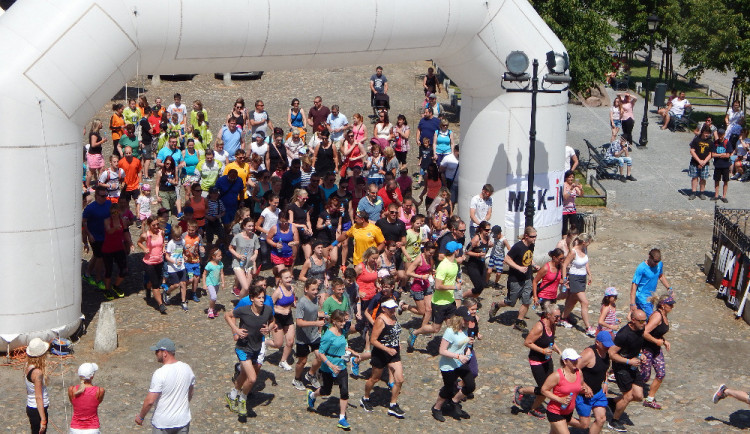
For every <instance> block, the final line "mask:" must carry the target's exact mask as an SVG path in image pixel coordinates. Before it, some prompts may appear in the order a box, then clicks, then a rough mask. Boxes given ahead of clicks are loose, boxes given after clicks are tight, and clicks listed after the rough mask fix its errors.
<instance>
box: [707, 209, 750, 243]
mask: <svg viewBox="0 0 750 434" xmlns="http://www.w3.org/2000/svg"><path fill="white" fill-rule="evenodd" d="M748 220H750V209H730V208H721V207H719V206H717V207H716V208H715V209H714V232H713V237H712V239H711V253H713V254H714V255H716V252H717V250H718V249H719V242H720V240H721V235H724V237H725V238H726V239H727V240H729V241H730V242H731V243H732V244H734V245H735V247H737V249H738V250H742V251H743V252H745V254H747V255H750V237H749V236H748V232H747V228H748Z"/></svg>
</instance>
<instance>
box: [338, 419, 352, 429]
mask: <svg viewBox="0 0 750 434" xmlns="http://www.w3.org/2000/svg"><path fill="white" fill-rule="evenodd" d="M336 426H337V427H339V428H341V429H343V430H346V431H349V430H350V429H352V426H351V425H349V422H347V421H346V418H344V419H339V423H338V424H336Z"/></svg>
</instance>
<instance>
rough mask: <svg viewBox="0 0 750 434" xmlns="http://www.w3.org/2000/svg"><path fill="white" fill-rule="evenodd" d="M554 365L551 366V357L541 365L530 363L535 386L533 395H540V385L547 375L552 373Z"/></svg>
mask: <svg viewBox="0 0 750 434" xmlns="http://www.w3.org/2000/svg"><path fill="white" fill-rule="evenodd" d="M553 370H554V366H552V359H549V360H547V361H546V362H544V363H542V364H541V365H531V375H533V376H534V381H535V382H536V387H535V388H534V395H539V396H541V394H542V385H543V384H544V382H545V381H546V380H547V377H549V376H550V375H552V371H553Z"/></svg>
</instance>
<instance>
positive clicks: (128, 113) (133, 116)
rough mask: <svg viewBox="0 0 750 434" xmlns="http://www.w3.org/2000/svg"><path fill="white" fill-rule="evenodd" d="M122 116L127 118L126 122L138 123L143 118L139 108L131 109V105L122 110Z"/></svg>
mask: <svg viewBox="0 0 750 434" xmlns="http://www.w3.org/2000/svg"><path fill="white" fill-rule="evenodd" d="M122 117H123V119H125V123H126V124H133V125H135V124H137V123H138V121H139V120H141V114H140V113H139V112H138V108H136V109H135V110H130V107H125V109H124V110H123V111H122Z"/></svg>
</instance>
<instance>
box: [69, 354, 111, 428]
mask: <svg viewBox="0 0 750 434" xmlns="http://www.w3.org/2000/svg"><path fill="white" fill-rule="evenodd" d="M98 370H99V367H98V366H97V365H96V363H84V364H82V365H81V366H80V367H79V368H78V377H79V378H80V379H81V384H79V385H77V386H70V387H68V398H69V399H70V403H71V404H72V405H73V417H72V418H71V420H70V434H99V433H100V432H101V431H100V429H99V414H98V409H99V404H101V403H102V401H103V400H104V388H103V387H99V386H94V384H93V383H92V380H93V379H94V374H95V373H96V371H98Z"/></svg>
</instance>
